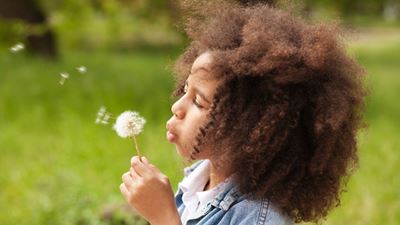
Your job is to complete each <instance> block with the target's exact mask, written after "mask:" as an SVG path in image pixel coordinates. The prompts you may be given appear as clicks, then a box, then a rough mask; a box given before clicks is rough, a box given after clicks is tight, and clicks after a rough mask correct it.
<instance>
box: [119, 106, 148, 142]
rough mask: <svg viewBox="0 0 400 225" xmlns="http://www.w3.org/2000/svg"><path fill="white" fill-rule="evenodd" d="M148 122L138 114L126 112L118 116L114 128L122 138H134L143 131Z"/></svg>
mask: <svg viewBox="0 0 400 225" xmlns="http://www.w3.org/2000/svg"><path fill="white" fill-rule="evenodd" d="M145 123H146V120H145V119H144V118H143V117H141V116H140V115H139V113H137V112H132V111H125V112H123V113H121V115H119V116H118V118H117V121H116V122H115V124H114V126H113V128H114V130H115V131H116V132H117V134H118V135H119V136H120V137H123V138H126V137H133V136H136V135H138V134H139V133H140V132H142V131H143V126H144V124H145Z"/></svg>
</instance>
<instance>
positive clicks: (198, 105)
mask: <svg viewBox="0 0 400 225" xmlns="http://www.w3.org/2000/svg"><path fill="white" fill-rule="evenodd" d="M186 92H187V85H185V86H184V87H183V93H184V94H186ZM193 104H195V105H196V106H197V107H198V108H200V109H203V108H204V107H203V106H202V105H200V103H198V102H197V101H196V99H193Z"/></svg>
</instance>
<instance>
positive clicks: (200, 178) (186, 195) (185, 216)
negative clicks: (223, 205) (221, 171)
mask: <svg viewBox="0 0 400 225" xmlns="http://www.w3.org/2000/svg"><path fill="white" fill-rule="evenodd" d="M209 179H210V161H209V160H208V159H206V160H204V161H203V162H201V163H200V164H199V166H198V167H197V168H196V169H195V170H194V171H193V172H192V173H191V174H189V176H187V177H185V178H184V179H183V180H182V181H181V182H180V183H179V185H178V187H179V188H180V189H181V190H182V192H183V195H182V202H183V204H184V205H185V209H184V211H183V212H182V215H181V221H182V225H186V223H187V221H188V220H190V219H194V218H197V217H199V216H200V214H201V210H202V209H203V208H204V207H206V206H207V204H208V202H210V201H211V200H212V199H214V198H215V197H216V196H217V194H218V193H219V192H220V191H221V189H223V187H224V186H225V185H226V182H222V183H220V184H218V185H217V186H215V187H213V188H211V189H209V190H207V191H203V190H204V187H205V185H206V184H207V182H208V180H209Z"/></svg>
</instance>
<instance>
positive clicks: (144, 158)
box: [141, 156, 149, 164]
mask: <svg viewBox="0 0 400 225" xmlns="http://www.w3.org/2000/svg"><path fill="white" fill-rule="evenodd" d="M141 159H142V161H143V162H144V163H146V164H149V160H147V158H146V157H144V156H142V157H141Z"/></svg>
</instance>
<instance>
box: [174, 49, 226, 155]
mask: <svg viewBox="0 0 400 225" xmlns="http://www.w3.org/2000/svg"><path fill="white" fill-rule="evenodd" d="M210 62H211V55H210V54H209V53H203V54H202V55H200V56H199V57H198V58H197V59H196V60H195V61H194V63H193V65H192V68H191V73H190V75H189V76H188V79H187V80H186V84H185V89H184V95H183V96H182V97H181V98H180V99H178V100H177V101H176V102H175V103H174V104H173V105H172V108H171V111H172V113H173V116H172V117H171V118H170V119H169V120H168V121H167V130H168V131H167V139H168V141H169V142H171V143H175V145H176V150H177V151H178V153H179V154H180V155H181V156H182V157H183V158H185V159H189V158H190V155H191V150H192V149H193V147H194V145H195V144H196V142H195V137H196V135H197V133H198V131H199V128H200V127H201V126H202V125H205V123H206V119H207V114H208V113H209V111H210V107H211V103H212V99H213V96H214V93H215V90H216V88H217V87H218V85H219V83H220V82H219V81H218V80H216V79H213V78H212V76H211V74H210V67H209V65H210ZM203 146H204V147H203V149H200V153H199V154H197V155H196V158H198V159H200V158H207V156H208V155H209V151H210V147H209V146H207V144H205V145H203Z"/></svg>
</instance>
